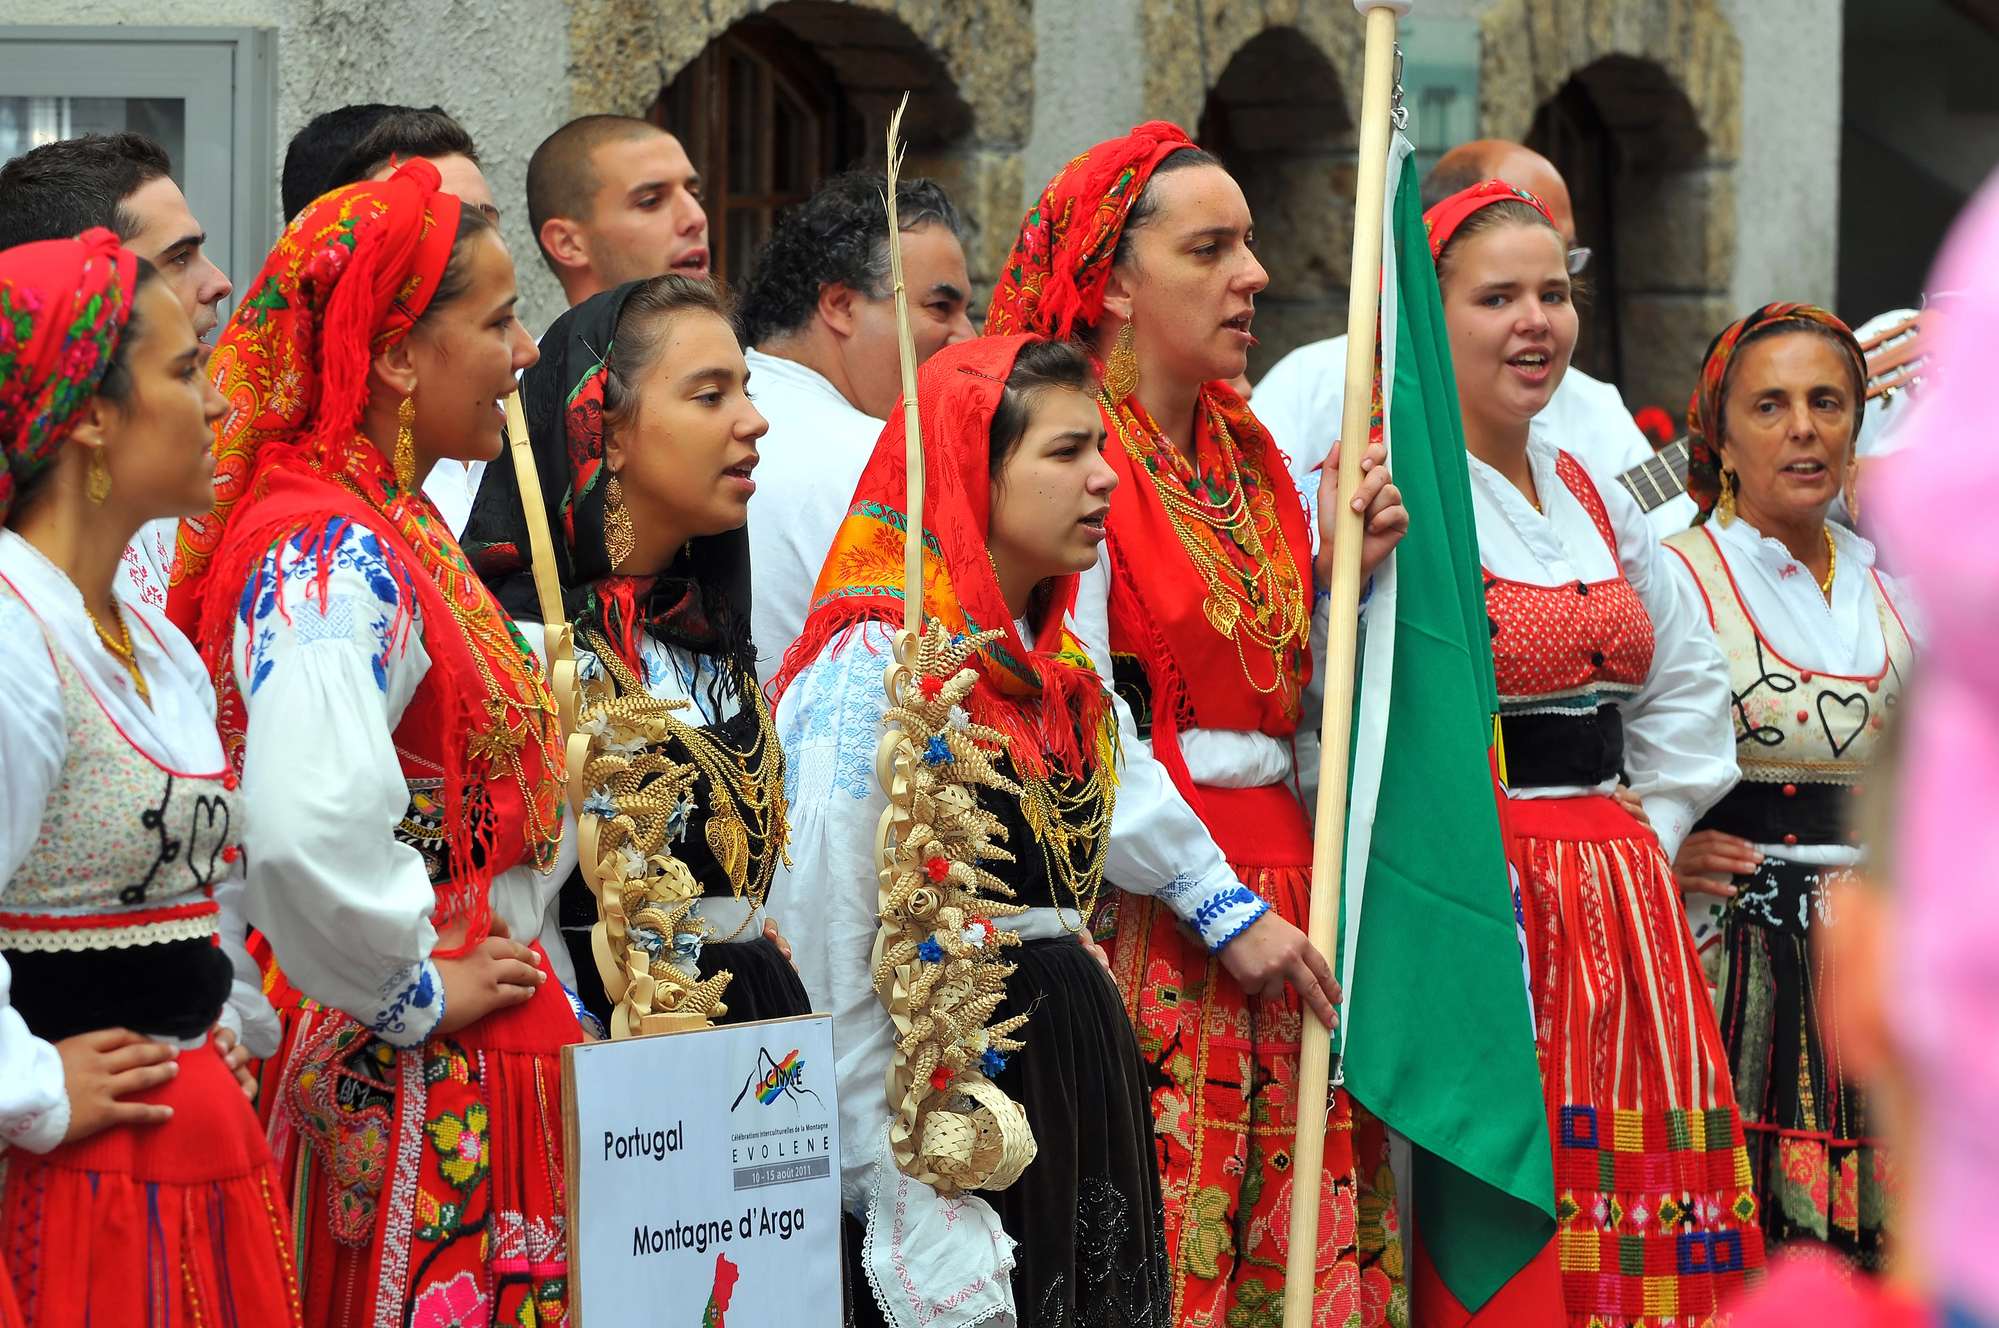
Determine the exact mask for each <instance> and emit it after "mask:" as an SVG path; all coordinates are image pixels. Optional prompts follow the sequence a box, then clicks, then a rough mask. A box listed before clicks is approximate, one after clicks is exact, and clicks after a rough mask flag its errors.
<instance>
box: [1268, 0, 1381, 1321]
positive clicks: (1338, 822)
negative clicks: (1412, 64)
mask: <svg viewBox="0 0 1999 1328" xmlns="http://www.w3.org/2000/svg"><path fill="white" fill-rule="evenodd" d="M1411 7H1412V0H1354V8H1355V9H1357V10H1359V11H1360V12H1361V14H1362V15H1364V16H1365V17H1366V19H1367V56H1366V74H1365V76H1364V77H1363V79H1362V82H1361V103H1360V106H1361V109H1360V162H1359V182H1358V184H1359V187H1358V190H1357V197H1356V198H1355V200H1354V218H1353V276H1352V280H1351V282H1350V284H1349V287H1348V295H1347V384H1346V413H1345V415H1344V417H1343V419H1342V421H1341V428H1340V438H1341V440H1342V441H1341V446H1340V467H1339V504H1338V506H1337V507H1336V508H1335V509H1334V512H1333V585H1332V618H1331V622H1330V623H1329V625H1328V627H1327V631H1326V654H1325V658H1324V659H1322V660H1321V661H1320V668H1321V669H1322V670H1323V672H1322V676H1323V677H1324V678H1325V679H1326V704H1325V712H1324V719H1323V726H1322V727H1321V729H1320V748H1319V750H1320V758H1319V807H1318V817H1317V832H1316V834H1315V835H1314V836H1313V841H1312V907H1311V914H1310V917H1309V920H1308V924H1307V928H1306V930H1307V933H1308V934H1309V935H1310V937H1311V940H1312V944H1313V945H1314V946H1316V947H1317V948H1318V950H1319V953H1320V954H1322V955H1325V956H1326V958H1327V962H1328V963H1330V962H1332V959H1333V948H1334V932H1335V930H1336V928H1337V927H1338V925H1339V916H1340V882H1341V872H1340V867H1341V861H1342V859H1343V857H1344V855H1345V852H1346V829H1347V768H1348V765H1349V763H1350V760H1351V757H1352V737H1353V706H1354V656H1355V653H1356V649H1357V646H1358V641H1359V634H1360V550H1361V536H1362V534H1363V533H1364V532H1363V527H1362V517H1361V514H1360V513H1358V512H1356V511H1354V510H1353V499H1354V495H1355V494H1356V493H1357V492H1358V491H1359V489H1360V480H1361V470H1360V462H1361V454H1362V453H1363V452H1365V451H1366V450H1367V443H1368V434H1369V425H1370V424H1371V422H1372V420H1373V415H1374V352H1375V331H1376V323H1377V319H1378V318H1379V316H1380V313H1381V240H1382V200H1383V197H1384V195H1385V194H1386V192H1387V186H1388V148H1389V133H1390V122H1389V107H1390V103H1391V101H1392V100H1393V96H1394V91H1395V24H1396V20H1397V19H1399V18H1400V17H1401V16H1402V15H1404V14H1407V13H1408V12H1409V10H1410V9H1411ZM1331 1065H1332V1030H1331V1029H1329V1028H1327V1027H1326V1026H1325V1024H1324V1023H1322V1022H1321V1021H1320V1019H1319V1017H1318V1015H1317V1014H1315V1013H1313V1011H1312V1009H1311V1007H1309V1006H1307V1007H1306V1010H1305V1037H1304V1043H1303V1045H1302V1046H1301V1047H1300V1049H1299V1054H1298V1135H1297V1138H1296V1140H1295V1142H1294V1144H1293V1147H1292V1151H1291V1156H1292V1168H1291V1174H1292V1176H1294V1177H1296V1180H1295V1181H1294V1182H1293V1186H1292V1199H1291V1244H1290V1249H1289V1251H1288V1255H1287V1258H1286V1260H1285V1266H1284V1328H1310V1325H1311V1323H1312V1309H1313V1306H1312V1301H1313V1297H1314V1294H1315V1292H1316V1290H1317V1284H1318V1276H1317V1274H1318V1251H1319V1203H1318V1198H1319V1196H1318V1194H1317V1190H1318V1188H1319V1180H1318V1178H1319V1176H1320V1174H1321V1172H1322V1170H1323V1168H1324V1165H1325V1148H1326V1093H1327V1083H1328V1079H1329V1076H1330V1070H1331Z"/></svg>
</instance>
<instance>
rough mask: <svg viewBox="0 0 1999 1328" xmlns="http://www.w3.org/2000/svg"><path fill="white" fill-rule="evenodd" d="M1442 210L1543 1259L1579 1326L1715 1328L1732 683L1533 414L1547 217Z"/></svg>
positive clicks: (1567, 343) (1567, 319) (1613, 511)
mask: <svg viewBox="0 0 1999 1328" xmlns="http://www.w3.org/2000/svg"><path fill="white" fill-rule="evenodd" d="M1425 220H1426V222H1427V223H1428V226H1429V230H1430V248H1431V252H1432V254H1433V255H1434V256H1435V258H1436V260H1437V273H1438V281H1439V285H1440V286H1441V288H1442V293H1443V304H1444V320H1445V325H1446V328H1447V330H1448V332H1449V335H1450V339H1451V356H1452V366H1453V369H1454V371H1455V376H1456V379H1457V388H1458V402H1459V407H1460V411H1461V414H1462V416H1463V419H1464V431H1465V448H1466V450H1467V452H1469V454H1470V456H1469V458H1468V459H1469V463H1470V468H1471V494H1472V511H1473V515H1474V517H1475V519H1476V521H1477V525H1478V543H1479V561H1480V563H1481V564H1482V566H1483V568H1484V571H1485V600H1486V611H1487V613H1488V615H1489V616H1490V617H1491V619H1492V625H1493V638H1492V654H1493V666H1494V669H1495V672H1496V674H1497V678H1496V680H1497V683H1498V689H1499V707H1500V732H1501V737H1502V751H1503V753H1504V757H1503V762H1504V777H1505V779H1506V781H1507V794H1508V797H1507V800H1506V807H1505V809H1504V815H1505V816H1506V819H1507V822H1508V828H1509V831H1510V836H1511V838H1510V846H1509V855H1510V857H1511V858H1512V860H1513V863H1514V866H1515V868H1516V870H1517V871H1518V872H1519V876H1520V882H1521V893H1522V896H1523V899H1522V904H1523V912H1524V917H1525V926H1526V929H1527V948H1528V959H1529V965H1530V976H1531V995H1532V998H1533V1008H1534V1013H1535V1024H1536V1036H1537V1040H1538V1046H1539V1051H1540V1057H1541V1078H1542V1088H1543V1093H1544V1096H1545V1100H1546V1106H1547V1112H1548V1129H1549V1131H1550V1134H1551V1135H1552V1138H1553V1144H1554V1154H1555V1205H1556V1222H1557V1227H1558V1232H1557V1236H1556V1239H1555V1241H1554V1242H1553V1243H1552V1245H1551V1247H1550V1249H1549V1251H1548V1252H1547V1253H1544V1254H1543V1255H1542V1256H1541V1260H1539V1261H1537V1265H1538V1266H1542V1267H1545V1266H1546V1265H1548V1264H1551V1263H1552V1264H1558V1265H1559V1271H1560V1279H1561V1287H1562V1294H1563V1298H1564V1301H1565V1305H1566V1312H1567V1317H1568V1321H1569V1322H1570V1323H1573V1324H1576V1325H1586V1324H1598V1323H1618V1324H1660V1325H1665V1324H1681V1323H1687V1322H1706V1321H1707V1320H1708V1319H1710V1318H1711V1317H1713V1315H1714V1314H1715V1312H1716V1310H1717V1308H1718V1307H1720V1306H1721V1304H1722V1303H1723V1300H1724V1298H1725V1297H1726V1296H1727V1295H1728V1294H1729V1293H1730V1292H1731V1291H1732V1290H1734V1289H1735V1288H1738V1287H1740V1286H1741V1285H1742V1282H1743V1279H1744V1275H1745V1273H1747V1272H1749V1271H1751V1270H1754V1269H1756V1268H1759V1267H1761V1266H1762V1264H1763V1238H1762V1233H1761V1231H1760V1230H1759V1229H1758V1226H1757V1221H1756V1216H1757V1214H1756V1208H1757V1202H1756V1192H1755V1188H1754V1186H1753V1184H1752V1181H1751V1176H1750V1169H1749V1161H1748V1156H1747V1154H1746V1153H1745V1151H1744V1149H1743V1137H1742V1125H1741V1121H1740V1119H1739V1117H1738V1115H1737V1113H1736V1106H1735V1096H1734V1094H1733V1093H1732V1092H1731V1090H1730V1087H1729V1075H1728V1061H1727V1056H1726V1053H1725V1051H1724V1049H1723V1046H1722V1041H1721V1035H1720V1032H1719V1030H1718V1028H1717V1026H1716V1023H1715V1015H1714V1009H1713V1006H1712V1005H1711V1004H1710V1002H1709V1000H1708V989H1707V984H1706V982H1705V981H1704V980H1703V978H1702V975H1701V971H1700V965H1699V963H1698V961H1697V959H1696V957H1695V954H1694V947H1693V940H1692V937H1691V936H1690V934H1689V933H1688V930H1687V924H1686V919H1685V915H1684V913H1683V911H1682V908H1681V904H1680V898H1679V892H1678V889H1677V888H1676V884H1675V881H1674V878H1673V872H1672V869H1671V867H1670V866H1669V865H1668V862H1669V858H1670V855H1671V854H1672V853H1673V851H1674V850H1675V849H1676V848H1677V847H1678V845H1679V843H1680V840H1681V839H1682V838H1683V837H1684V836H1685V835H1686V833H1687V832H1688V831H1689V830H1690V829H1692V827H1693V824H1694V821H1695V819H1696V818H1697V817H1698V816H1699V815H1700V813H1701V812H1702V811H1703V810H1705V809H1706V808H1707V807H1708V806H1709V805H1711V804H1712V803H1714V802H1715V800H1716V799H1718V798H1720V797H1721V796H1722V794H1724V793H1725V792H1727V791H1728V788H1729V786H1730V785H1731V784H1733V783H1734V782H1735V779H1736V768H1735V743H1734V740H1733V734H1732V733H1731V732H1730V729H1729V722H1728V717H1729V709H1730V705H1729V702H1730V697H1729V687H1728V671H1727V668H1726V666H1725V665H1724V663H1723V661H1722V657H1721V652H1720V651H1719V650H1718V649H1717V648H1716V646H1715V639H1714V633H1713V632H1712V631H1711V630H1710V629H1709V627H1708V624H1707V621H1706V617H1705V615H1704V614H1703V612H1702V610H1701V607H1700V604H1699V601H1698V598H1697V597H1695V596H1693V595H1692V594H1691V592H1690V590H1689V589H1687V588H1686V587H1683V586H1682V585H1681V584H1680V582H1679V581H1678V580H1677V579H1676V578H1675V577H1674V576H1673V575H1672V573H1671V572H1670V571H1669V570H1668V569H1667V567H1666V562H1665V559H1666V555H1664V554H1663V553H1662V552H1661V550H1660V548H1659V545H1658V542H1657V540H1656V539H1655V538H1654V537H1653V535H1652V534H1651V532H1650V530H1649V528H1648V527H1647V525H1646V522H1645V519H1644V515H1643V514H1642V513H1641V512H1640V511H1639V510H1638V507H1637V504H1636V503H1634V502H1633V501H1632V500H1631V498H1630V496H1629V495H1628V494H1626V493H1625V492H1624V491H1623V489H1622V488H1620V487H1619V486H1618V485H1615V484H1601V485H1599V484H1598V483H1596V482H1595V481H1594V480H1593V479H1591V477H1590V476H1589V475H1588V474H1587V473H1586V472H1585V471H1584V469H1583V467H1582V466H1581V465H1580V464H1579V463H1578V462H1577V461H1576V460H1575V458H1573V457H1571V456H1570V455H1569V454H1568V453H1566V452H1562V451H1560V450H1559V449H1557V448H1556V447H1555V446H1554V445H1553V444H1551V443H1549V442H1548V441H1547V440H1546V439H1544V438H1542V437H1541V436H1540V434H1539V433H1538V431H1537V428H1536V426H1535V424H1534V419H1535V417H1536V415H1538V414H1539V412H1540V411H1541V409H1542V408H1543V407H1544V406H1546V405H1547V403H1548V399H1549V398H1550V397H1551V396H1552V395H1553V394H1554V391H1555V389H1556V387H1557V386H1558V385H1559V384H1560V383H1561V380H1562V375H1563V373H1564V372H1565V371H1566V370H1567V368H1568V363H1569V356H1570V353H1571V352H1572V351H1573V350H1574V349H1575V343H1576V310H1575V304H1574V302H1573V286H1572V282H1571V278H1570V276H1569V271H1568V255H1567V251H1566V247H1565V246H1564V244H1563V242H1562V237H1561V234H1560V233H1559V232H1558V231H1557V230H1556V228H1555V224H1554V222H1553V221H1552V220H1551V219H1550V218H1549V216H1548V214H1547V210H1546V209H1545V208H1544V207H1543V206H1542V205H1541V203H1540V202H1539V201H1538V200H1537V199H1535V198H1534V197H1533V196H1532V195H1531V194H1528V193H1526V192H1525V191H1524V190H1521V189H1518V188H1516V187H1515V186H1513V185H1509V184H1506V183H1504V182H1502V181H1498V180H1491V181H1487V182H1486V183H1484V184H1481V185H1476V186H1474V187H1472V188H1471V189H1467V190H1465V191H1464V192H1462V193H1459V194H1456V195H1453V196H1452V197H1451V198H1448V199H1446V200H1444V201H1443V202H1442V203H1439V204H1438V205H1437V206H1436V207H1434V208H1432V209H1431V210H1430V211H1429V213H1428V214H1427V215H1426V217H1425ZM1425 1285H1427V1283H1426V1284H1425ZM1496 1301H1498V1303H1497V1304H1496V1305H1492V1306H1489V1307H1488V1309H1487V1310H1486V1311H1484V1312H1483V1313H1484V1314H1485V1315H1486V1316H1487V1317H1499V1316H1498V1313H1497V1311H1498V1309H1500V1308H1503V1306H1504V1304H1505V1302H1504V1301H1503V1300H1500V1299H1499V1298H1496Z"/></svg>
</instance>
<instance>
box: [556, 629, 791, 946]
mask: <svg viewBox="0 0 1999 1328" xmlns="http://www.w3.org/2000/svg"><path fill="white" fill-rule="evenodd" d="M583 638H584V644H585V645H586V646H587V647H588V648H589V649H590V651H591V652H592V653H594V654H595V655H596V656H597V659H598V662H599V663H601V664H602V665H603V666H604V669H605V672H606V673H608V674H609V675H610V677H611V679H612V681H613V684H614V685H615V686H616V688H617V690H618V700H619V702H620V703H621V704H623V705H627V706H630V705H639V706H644V707H645V708H646V710H647V711H648V716H647V717H648V718H650V719H653V720H655V721H656V722H658V723H659V724H660V725H661V727H663V728H664V729H665V731H666V734H667V737H668V738H669V739H677V740H678V741H679V743H680V745H681V746H682V747H683V748H684V749H685V750H686V752H687V754H688V756H689V757H690V758H691V759H692V760H693V763H694V765H695V767H696V768H697V769H699V770H700V771H701V773H702V774H704V775H706V776H707V777H708V787H709V790H710V792H709V797H708V804H709V805H708V825H707V829H706V831H705V833H706V836H707V840H708V847H709V849H710V850H711V851H712V852H713V853H714V855H715V861H716V862H717V863H718V864H720V866H721V868H722V870H723V872H724V873H726V874H727V875H728V877H729V887H730V889H731V890H732V891H733V892H734V893H735V896H736V898H738V899H748V900H749V901H750V906H751V914H752V915H754V913H755V911H756V910H757V909H759V908H762V907H763V903H764V898H765V897H766V896H767V895H768V894H769V893H770V883H771V878H772V877H773V876H774V875H775V874H776V872H777V863H778V859H779V858H782V859H783V860H784V863H785V865H786V866H790V865H791V853H790V849H789V841H790V838H791V825H790V820H789V816H788V810H789V809H788V807H787V805H786V802H785V797H784V750H783V748H782V747H781V746H780V745H779V743H778V740H777V731H776V729H775V728H774V727H773V725H772V724H771V717H770V707H769V706H767V705H765V704H764V700H763V693H762V691H760V690H759V689H758V688H757V686H756V684H755V681H754V680H753V679H747V678H745V679H738V682H737V688H736V690H737V693H738V695H739V697H740V698H741V700H742V704H744V705H747V706H750V707H751V708H752V709H754V711H755V712H756V717H757V736H756V740H755V742H753V743H752V744H751V746H750V748H749V750H747V751H741V752H738V751H734V750H732V749H730V748H729V747H727V746H725V745H724V744H723V743H721V742H720V741H718V740H717V739H716V738H715V736H714V735H713V734H712V733H711V732H710V731H709V730H708V729H706V728H701V727H698V726H696V725H693V724H689V723H687V722H685V721H684V720H681V719H679V718H678V717H676V716H675V715H674V714H673V713H672V711H671V710H670V709H669V708H668V703H667V702H665V701H661V700H659V698H657V697H655V696H653V694H652V692H651V691H649V690H648V689H647V688H646V686H645V684H643V683H641V682H640V681H639V680H638V678H637V677H636V676H634V674H633V673H632V671H631V668H630V667H629V666H628V665H627V664H626V663H625V661H624V660H623V659H622V658H621V657H620V656H619V655H618V653H617V652H616V651H615V650H613V649H611V646H610V643H609V642H607V641H606V640H604V638H603V637H602V636H600V635H598V634H597V633H595V632H591V631H585V632H584V633H583ZM648 703H650V704H648ZM754 843H761V844H762V845H763V846H764V851H763V853H762V854H761V855H760V856H758V855H753V854H752V852H751V845H752V844H754ZM773 850H775V851H773ZM753 859H754V860H755V861H756V862H757V864H758V866H757V871H756V875H755V878H754V879H752V878H751V876H750V872H749V866H750V863H751V861H752V860H753ZM743 925H744V926H748V925H749V922H748V919H747V918H746V919H745V920H744V923H743ZM741 934H742V928H741V927H739V928H737V929H736V932H735V934H734V935H730V936H726V937H724V938H722V939H723V940H724V941H733V940H734V939H736V936H738V935H741Z"/></svg>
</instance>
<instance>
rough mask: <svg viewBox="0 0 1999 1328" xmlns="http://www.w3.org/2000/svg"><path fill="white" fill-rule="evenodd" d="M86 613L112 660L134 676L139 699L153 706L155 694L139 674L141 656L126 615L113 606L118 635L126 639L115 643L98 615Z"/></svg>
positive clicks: (143, 676)
mask: <svg viewBox="0 0 1999 1328" xmlns="http://www.w3.org/2000/svg"><path fill="white" fill-rule="evenodd" d="M84 612H85V614H86V615H87V616H88V617H89V618H90V625H91V626H92V627H95V628H96V629H97V639H98V640H100V641H102V642H103V643H104V648H105V649H106V650H108V651H110V652H111V658H113V659H115V660H117V661H118V662H119V663H120V664H123V665H124V666H125V672H127V673H129V674H131V675H132V685H133V686H134V687H136V688H138V689H139V699H140V700H141V701H144V702H145V703H146V704H147V705H151V704H152V703H153V694H152V693H151V692H150V691H148V690H147V688H146V675H145V674H143V673H141V672H139V656H138V654H137V653H136V652H135V651H134V650H133V649H132V629H131V627H130V626H129V625H127V624H126V622H125V615H124V614H123V613H121V612H120V611H119V609H118V606H117V605H116V604H113V605H112V606H111V616H112V617H114V618H116V619H117V620H118V635H119V636H121V637H123V638H124V639H123V640H122V641H114V640H112V639H111V633H109V632H107V631H105V630H104V624H103V623H101V622H99V621H98V620H97V615H96V614H94V613H91V612H90V611H89V610H88V609H86V610H84Z"/></svg>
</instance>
